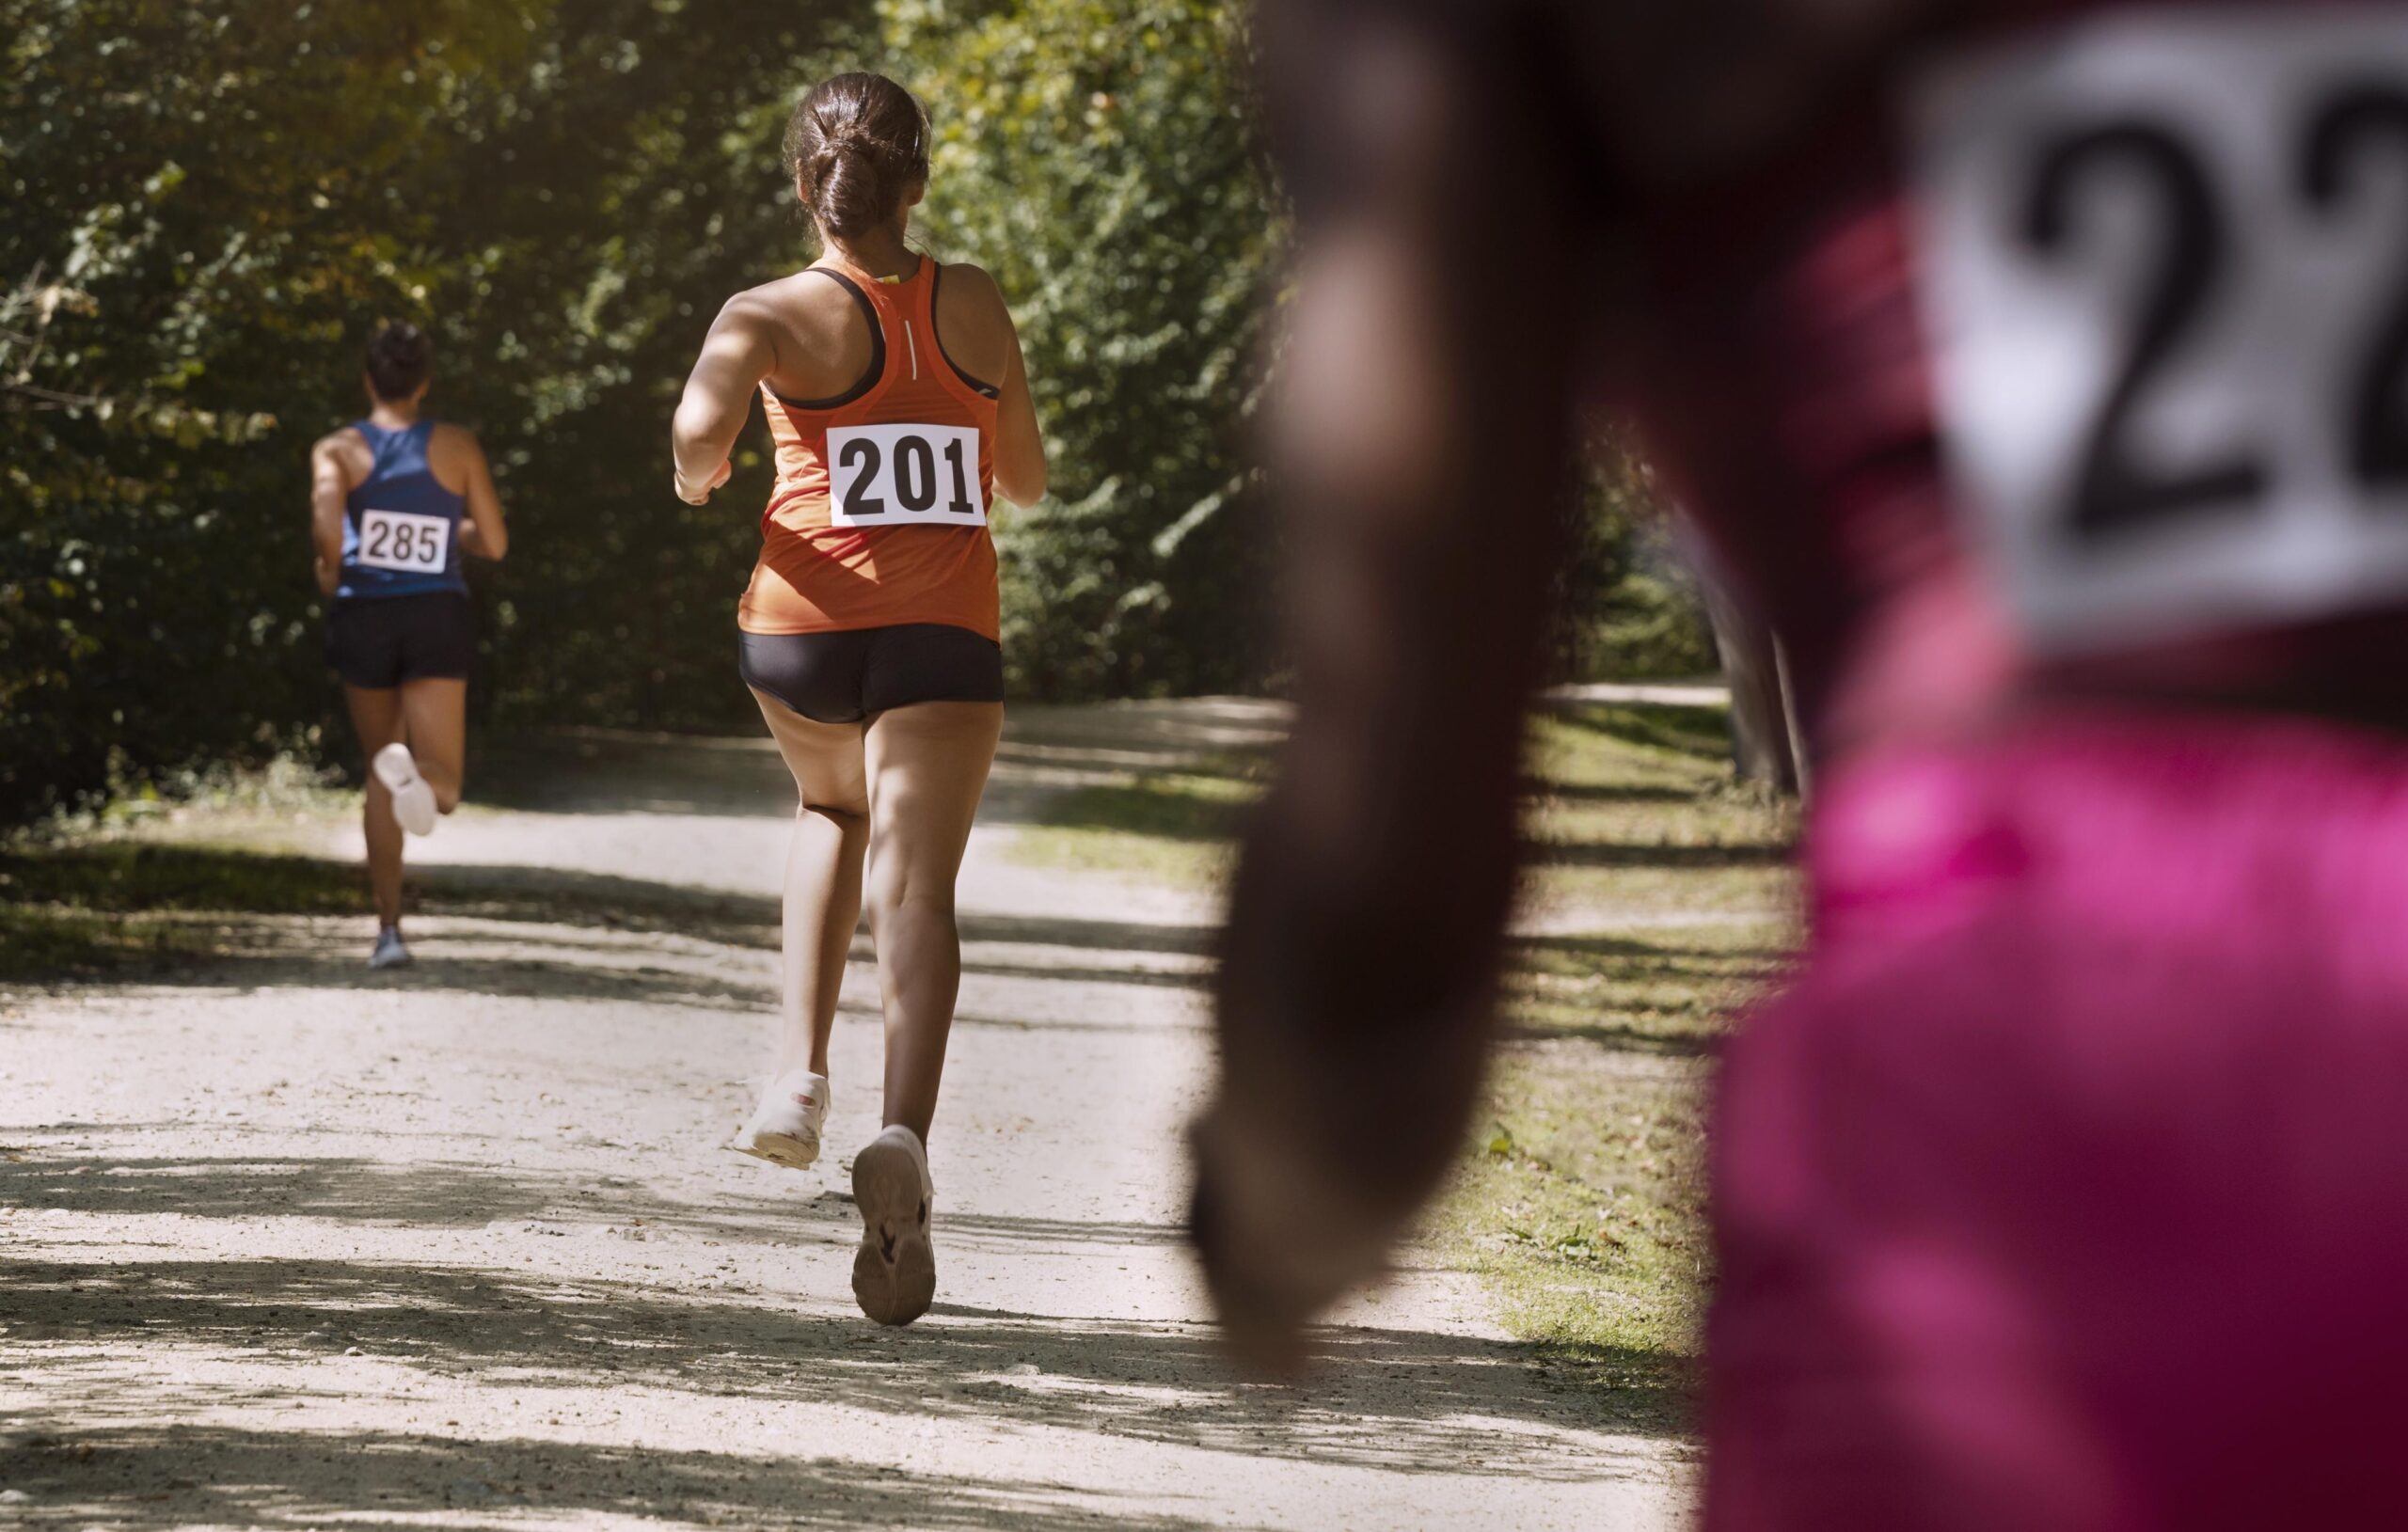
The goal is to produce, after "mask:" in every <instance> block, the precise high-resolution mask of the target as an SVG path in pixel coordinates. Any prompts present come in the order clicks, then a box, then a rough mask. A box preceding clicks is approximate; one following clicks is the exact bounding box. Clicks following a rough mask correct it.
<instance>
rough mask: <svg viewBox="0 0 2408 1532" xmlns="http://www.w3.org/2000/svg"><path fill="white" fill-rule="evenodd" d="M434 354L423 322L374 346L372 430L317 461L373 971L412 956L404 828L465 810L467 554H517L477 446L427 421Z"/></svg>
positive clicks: (315, 525)
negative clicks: (361, 767)
mask: <svg viewBox="0 0 2408 1532" xmlns="http://www.w3.org/2000/svg"><path fill="white" fill-rule="evenodd" d="M432 366H433V352H432V349H431V348H430V347H429V345H428V344H427V340H426V337H425V336H424V335H422V334H420V332H419V330H418V327H417V326H416V325H412V324H388V325H386V326H385V327H384V328H383V329H381V330H379V331H377V333H376V337H375V339H374V340H371V341H370V342H369V343H368V369H367V387H368V403H369V411H368V419H364V420H361V421H358V422H357V423H356V424H353V425H348V426H345V427H344V428H343V429H342V430H341V431H338V432H336V433H335V434H332V435H330V436H325V437H323V438H321V439H320V440H319V442H318V443H317V445H316V446H315V447H313V448H312V449H310V452H309V472H310V490H309V506H310V534H311V538H312V541H313V542H314V543H315V544H316V545H317V553H318V565H317V573H318V589H319V590H320V591H321V592H324V593H325V594H326V595H328V596H331V597H332V598H333V603H334V604H333V608H332V609H331V610H330V611H329V613H328V614H327V618H326V657H327V660H328V661H329V663H331V664H332V665H333V666H334V668H335V671H336V673H338V674H339V675H341V677H342V683H343V699H344V701H345V702H346V703H348V704H349V706H350V708H351V722H352V728H353V729H354V730H355V731H356V733H357V734H358V735H359V743H360V748H361V749H362V750H365V751H366V752H367V755H368V759H369V765H370V771H369V780H368V799H367V803H366V806H365V809H364V812H363V814H362V823H363V825H364V827H365V829H366V830H367V834H368V877H369V882H370V884H371V886H372V888H373V890H374V892H375V899H376V921H377V929H376V945H375V947H374V949H373V950H372V952H371V953H370V955H369V958H368V966H369V967H371V968H378V969H382V968H393V967H397V966H399V965H401V964H404V963H406V962H408V961H409V960H410V952H409V948H408V947H407V946H406V945H404V942H403V940H402V832H403V830H404V829H407V830H408V831H409V832H410V833H411V834H414V835H427V834H431V833H433V832H434V829H435V822H436V816H437V815H438V814H446V813H451V812H452V809H453V808H454V807H456V806H457V805H458V803H459V801H460V774H461V764H462V753H463V750H464V748H465V744H466V737H467V699H468V672H469V671H470V670H471V669H473V668H474V665H475V661H476V654H477V640H476V627H475V623H474V619H473V616H472V614H471V612H470V609H469V605H468V585H467V580H466V579H464V578H463V577H462V576H461V573H460V559H461V556H462V555H463V554H474V555H476V556H477V557H479V558H483V559H499V558H500V557H501V556H502V555H503V554H504V553H506V552H508V551H509V548H510V534H509V532H508V530H507V529H504V527H503V525H502V517H501V500H500V498H499V496H497V495H496V494H495V493H494V487H493V472H492V469H491V468H490V467H489V466H487V464H486V462H485V454H484V450H483V448H481V447H479V446H478V445H477V438H476V437H475V436H473V435H471V434H469V433H468V432H467V431H466V430H464V429H462V428H461V427H459V426H454V425H442V424H438V423H436V421H435V420H433V419H423V418H421V416H420V405H421V404H422V403H423V402H424V401H425V399H426V391H427V387H428V382H429V377H430V373H431V371H432Z"/></svg>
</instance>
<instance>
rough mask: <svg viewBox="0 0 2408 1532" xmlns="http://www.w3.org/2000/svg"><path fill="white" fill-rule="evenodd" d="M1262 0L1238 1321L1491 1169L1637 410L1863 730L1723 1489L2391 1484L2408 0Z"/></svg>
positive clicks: (2115, 1523)
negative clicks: (1512, 998) (1497, 1092)
mask: <svg viewBox="0 0 2408 1532" xmlns="http://www.w3.org/2000/svg"><path fill="white" fill-rule="evenodd" d="M1263 24H1264V33H1263V37H1262V39H1261V43H1262V48H1263V51H1264V55H1265V56H1266V58H1267V59H1268V60H1269V67H1270V83H1271V92H1270V94H1271V98H1272V101H1273V103H1274V109H1275V116H1276V118H1278V127H1277V135H1278V137H1279V138H1280V140H1281V143H1282V147H1283V149H1284V151H1285V161H1286V169H1287V173H1288V181H1289V184H1290V186H1291V188H1292V189H1293V191H1294V194H1295V197H1296V199H1297V203H1298V206H1299V212H1300V214H1301V218H1302V224H1303V231H1304V243H1305V252H1304V256H1303V259H1302V261H1301V263H1300V270H1299V273H1298V276H1297V281H1296V294H1295V298H1294V302H1293V306H1292V312H1293V322H1292V324H1293V333H1292V340H1291V347H1290V350H1289V352H1288V353H1287V355H1286V356H1285V370H1286V374H1287V375H1286V379H1285V387H1284V390H1283V393H1282V395H1281V396H1280V399H1279V401H1278V403H1277V404H1276V406H1275V412H1274V413H1275V428H1276V434H1277V439H1278V441H1279V443H1280V453H1279V459H1280V468H1281V482H1282V483H1283V485H1284V496H1285V504H1286V506H1287V508H1288V510H1289V512H1290V515H1289V518H1288V522H1287V524H1286V526H1285V527H1284V528H1283V533H1284V536H1285V539H1286V545H1287V546H1289V547H1290V548H1291V549H1292V550H1293V555H1294V557H1293V561H1292V564H1291V568H1290V569H1289V571H1288V572H1287V577H1286V580H1285V584H1286V585H1287V586H1288V588H1290V589H1291V590H1293V591H1295V592H1297V593H1298V605H1299V611H1298V621H1297V624H1296V626H1295V633H1296V645H1297V650H1298V660H1297V670H1296V679H1295V682H1294V694H1295V697H1296V701H1297V717H1296V724H1295V728H1294V732H1293V734H1292V736H1291V742H1290V744H1289V746H1288V750H1287V753H1286V757H1285V761H1284V763H1283V764H1284V769H1283V772H1282V775H1281V778H1280V781H1279V783H1278V786H1277V788H1276V790H1275V792H1274V794H1273V795H1272V797H1271V798H1270V800H1269V802H1267V803H1266V804H1265V805H1264V807H1263V809H1262V810H1261V812H1260V813H1259V816H1258V817H1257V818H1256V820H1255V821H1254V825H1253V829H1252V833H1251V835H1250V836H1249V839H1248V842H1247V845H1246V848H1245V852H1244V861H1243V864H1242V867H1241V870H1240V872H1239V874H1238V880H1237V889H1236V898H1235V905H1234V908H1233V911H1232V915H1231V927H1230V931H1229V934H1228V945H1227V951H1226V962H1225V964H1224V966H1223V969H1222V973H1221V979H1220V993H1219V1009H1218V1019H1219V1028H1220V1041H1221V1045H1222V1057H1223V1060H1224V1062H1225V1064H1226V1070H1227V1073H1226V1080H1225V1083H1224V1087H1223V1089H1222V1091H1221V1093H1220V1095H1219V1098H1218V1099H1217V1100H1216V1101H1215V1102H1214V1104H1213V1105H1212V1109H1211V1110H1210V1111H1209V1113H1207V1114H1206V1115H1205V1117H1204V1119H1203V1121H1202V1122H1201V1124H1200V1125H1199V1127H1198V1129H1197V1134H1196V1142H1197V1147H1198V1151H1199V1159H1200V1186H1199V1192H1198V1195H1197V1199H1196V1238H1197V1241H1198V1243H1199V1245H1200V1247H1201V1250H1202V1254H1203V1256H1204V1261H1205V1267H1206V1270H1207V1271H1208V1273H1209V1276H1210V1279H1211V1282H1212V1288H1213V1291H1214V1293H1215V1295H1216V1297H1217V1298H1218V1300H1219V1303H1220V1305H1221V1310H1222V1313H1223V1315H1224V1317H1225V1318H1226V1319H1228V1323H1229V1325H1230V1327H1231V1333H1232V1335H1234V1336H1235V1338H1236V1339H1237V1340H1238V1342H1239V1343H1240V1344H1241V1345H1242V1346H1243V1347H1244V1348H1245V1349H1246V1350H1249V1351H1250V1352H1252V1353H1254V1354H1256V1355H1258V1356H1261V1357H1265V1358H1268V1359H1271V1360H1274V1361H1277V1360H1282V1359H1285V1358H1289V1357H1291V1356H1292V1355H1293V1354H1294V1352H1295V1349H1296V1348H1297V1346H1298V1345H1299V1341H1300V1332H1301V1329H1302V1327H1303V1326H1304V1325H1305V1324H1306V1323H1307V1321H1308V1320H1309V1319H1312V1318H1313V1317H1314V1316H1315V1315H1316V1314H1318V1313H1320V1312H1322V1310H1323V1308H1324V1307H1325V1305H1327V1304H1328V1303H1330V1302H1331V1301H1332V1300H1333V1299H1334V1298H1336V1296H1337V1295H1338V1294H1339V1292H1341V1291H1343V1290H1344V1289H1345V1288H1346V1287H1348V1286H1349V1285H1351V1284H1352V1283H1354V1282H1355V1281H1358V1280H1360V1279H1362V1278H1364V1277H1367V1276H1368V1275H1370V1273H1372V1272H1373V1271H1376V1270H1377V1269H1378V1268H1379V1267H1380V1265H1381V1263H1382V1262H1383V1261H1384V1259H1385V1258H1386V1253H1387V1251H1388V1249H1389V1246H1390V1243H1391V1241H1392V1240H1395V1239H1396V1238H1397V1237H1398V1236H1399V1235H1400V1234H1401V1233H1402V1231H1404V1230H1405V1229H1406V1228H1408V1227H1409V1226H1410V1223H1411V1220H1412V1218H1413V1215H1414V1213H1415V1211H1416V1209H1417V1208H1418V1206H1419V1204H1420V1202H1421V1200H1422V1198H1423V1197H1424V1196H1425V1195H1426V1194H1427V1193H1428V1192H1430V1191H1431V1190H1432V1189H1433V1188H1434V1187H1435V1186H1436V1185H1437V1183H1438V1182H1439V1180H1440V1178H1441V1177H1442V1176H1443V1175H1444V1174H1445V1173H1446V1171H1447V1170H1448V1168H1449V1167H1450V1165H1451V1164H1453V1163H1454V1162H1455V1160H1456V1156H1457V1154H1458V1153H1459V1150H1460V1146H1461V1145H1462V1143H1463V1140H1464V1136H1465V1135H1464V1129H1465V1119H1466V1117H1467V1115H1468V1113H1469V1112H1470V1109H1471V1107H1472V1104H1473V1102H1474V1101H1475V1100H1476V1098H1477V1092H1478V1085H1479V1081H1480V1076H1481V1064H1482V1059H1483V1055H1484V1053H1485V1051H1486V1048H1487V1044H1488V1042H1489V1039H1490V1036H1491V1030H1490V1029H1491V1019H1492V1018H1493V1016H1494V1014H1495V1010H1496V995H1497V971H1498V967H1499V964H1500V960H1501V957H1502V956H1503V930H1504V924H1505V920H1506V916H1507V912H1508V910H1509V908H1510V906H1511V903H1512V898H1513V881H1514V861H1515V851H1516V835H1515V825H1514V806H1513V798H1514V793H1515V786H1516V777H1517V770H1518V767H1519V765H1520V756H1521V751H1522V749H1523V742H1524V734H1523V728H1522V722H1523V711H1524V708H1525V705H1526V702H1527V699H1528V697H1529V692H1530V690H1531V688H1532V687H1533V685H1534V684H1535V682H1536V680H1537V678H1538V659H1539V655H1540V654H1541V650H1542V644H1541V639H1542V636H1543V634H1542V624H1544V623H1545V620H1546V616H1547V613H1546V610H1545V606H1546V602H1545V595H1546V592H1547V591H1548V590H1549V589H1550V586H1551V584H1552V583H1553V581H1554V573H1555V567H1556V561H1557V558H1558V552H1559V543H1558V539H1557V536H1556V534H1555V530H1554V528H1555V524H1556V522H1557V520H1558V519H1559V518H1557V517H1555V516H1554V515H1552V514H1551V513H1550V508H1551V507H1552V506H1554V505H1555V504H1557V503H1559V497H1560V493H1561V486H1562V484H1563V482H1564V476H1565V470H1566V466H1567V459H1568V457H1569V455H1570V452H1571V450H1572V443H1573V434H1574V429H1575V425H1576V421H1577V419H1578V417H1579V414H1580V413H1581V412H1582V411H1583V410H1584V409H1589V408H1597V407H1609V408H1612V409H1614V410H1616V411H1617V412H1618V413H1620V414H1622V415H1623V416H1624V417H1625V418H1635V419H1637V420H1638V421H1639V422H1640V424H1641V425H1642V426H1643V427H1644V430H1645V434H1646V436H1647V439H1648V444H1649V448H1650V452H1651V458H1652V460H1653V462H1654V463H1655V464H1656V466H1658V467H1659V468H1660V469H1661V470H1662V471H1663V472H1664V473H1665V474H1666V475H1667V479H1668V482H1670V483H1671V485H1672V486H1674V493H1676V494H1677V495H1678V497H1679V498H1680V499H1681V500H1682V502H1683V503H1684V504H1685V505H1687V507H1688V508H1689V509H1691V510H1692V511H1694V512H1695V513H1697V515H1698V516H1699V518H1700V519H1701V521H1702V522H1703V524H1704V525H1705V526H1706V527H1707V528H1708V529H1710V531H1711V533H1712V534H1713V536H1714V539H1715V542H1716V545H1717V548H1718V551H1719V553H1720V555H1721V556H1722V559H1723V561H1724V562H1725V563H1726V564H1727V565H1728V567H1729V569H1730V570H1731V572H1732V574H1733V575H1734V577H1735V580H1736V582H1737V583H1738V585H1739V586H1740V588H1741V589H1742V590H1743V592H1745V594H1746V595H1747V597H1748V598H1749V599H1750V600H1751V602H1752V603H1753V604H1754V606H1755V607H1756V608H1757V609H1758V610H1759V611H1760V612H1761V613H1762V614H1763V615H1764V616H1765V617H1766V619H1767V620H1768V621H1769V622H1770V623H1771V624H1772V625H1773V626H1774V628H1775V629H1776V630H1777V631H1778V632H1779V634H1780V635H1781V638H1782V642H1783V644H1784V647H1785V649H1786V651H1787V653H1788V655H1789V657H1790V658H1791V660H1792V661H1793V662H1794V673H1795V675H1796V677H1797V679H1798V683H1799V702H1800V709H1801V712H1802V713H1803V714H1804V715H1805V718H1806V721H1807V724H1808V728H1809V732H1810V734H1811V744H1812V748H1813V750H1814V753H1815V757H1816V765H1817V767H1818V771H1819V774H1818V778H1817V783H1818V785H1817V801H1816V802H1815V804H1814V807H1813V812H1812V815H1811V825H1810V829H1809V832H1808V836H1807V845H1806V855H1805V863H1806V874H1807V887H1808V892H1809V898H1810V908H1811V912H1812V919H1813V933H1812V942H1811V946H1810V948H1809V951H1808V952H1807V954H1806V955H1805V956H1804V958H1803V960H1802V961H1801V963H1800V965H1799V969H1798V972H1797V973H1796V974H1795V975H1794V978H1793V982H1792V983H1791V985H1790V987H1788V990H1787V992H1786V993H1785V994H1784V995H1783V996H1782V998H1780V999H1779V1000H1777V1001H1775V1002H1773V1003H1771V1004H1769V1005H1767V1006H1766V1007H1764V1008H1762V1009H1761V1010H1760V1011H1759V1012H1758V1013H1757V1014H1756V1015H1754V1016H1753V1017H1751V1019H1749V1020H1748V1021H1747V1022H1746V1023H1745V1024H1744V1025H1742V1026H1741V1027H1740V1028H1739V1029H1738V1031H1737V1032H1736V1033H1735V1036H1734V1038H1733V1040H1732V1042H1731V1044H1730V1046H1729V1048H1728V1050H1727V1052H1726V1053H1725V1055H1724V1058H1723V1068H1722V1071H1721V1079H1720V1087H1719V1108H1718V1113H1717V1117H1716V1129H1715V1137H1714V1142H1713V1150H1714V1197H1715V1201H1714V1220H1715V1230H1716V1247H1717V1269H1716V1272H1715V1292H1714V1313H1713V1319H1712V1321H1711V1325H1710V1327H1709V1335H1708V1345H1707V1352H1708V1357H1707V1362H1708V1366H1707V1378H1706V1393H1705V1401H1704V1423H1705V1429H1706V1433H1707V1437H1708V1459H1707V1493H1706V1505H1705V1512H1704V1525H1705V1528H1706V1532H1808V1529H1814V1532H1822V1529H1830V1532H1991V1529H1998V1532H2006V1529H2027V1528H2032V1529H2036V1528H2048V1529H2050V1532H2125V1529H2143V1528H2147V1529H2152V1532H2155V1529H2165V1532H2174V1529H2180V1532H2203V1529H2232V1532H2244V1529H2245V1532H2256V1529H2260V1528H2266V1527H2277V1526H2280V1527H2365V1526H2390V1525H2397V1524H2400V1521H2401V1512H2400V1502H2401V1499H2402V1496H2403V1492H2404V1491H2408V1471H2403V1469H2402V1467H2401V1462H2402V1458H2401V1452H2400V1439H2401V1436H2402V1435H2403V1433H2408V1402H2403V1398H2402V1394H2401V1390H2400V1375H2401V1368H2402V1364H2403V1362H2408V1306H2403V1304H2402V1303H2401V1302H2400V1294H2401V1292H2402V1291H2403V1290H2408V1239H2403V1238H2402V1236H2401V1234H2400V1219H2401V1209H2402V1208H2408V1113H2403V1110H2402V1102H2403V1101H2408V739H2403V737H2402V736H2403V734H2408V682H2403V673H2404V672H2403V667H2402V657H2403V655H2408V290H2404V289H2403V285H2402V282H2401V274H2402V271H2403V262H2402V252H2403V248H2408V245H2403V239H2404V238H2408V8H2402V7H2401V6H2400V5H2397V4H2376V3H2360V4H2347V3H2342V4H2327V5H2315V6H2287V5H2273V4H2261V5H2248V4H2221V3H2218V4H2207V3H2160V4H2150V5H2129V4H2099V3H2084V0H1995V3H1990V4H1983V5H1965V4H1951V3H1942V0H1865V3H1861V4H1845V5H1843V4H1830V3H1824V0H1728V3H1717V4H1712V5H1693V6H1682V5H1665V4H1655V3H1650V4H1640V3H1634V0H1493V3H1480V4H1474V3H1470V0H1453V3H1450V0H1417V3H1412V4H1404V3H1396V0H1275V3H1273V4H1269V5H1267V6H1266V7H1265V8H1264V9H1263ZM1598 1130H1599V1131H1600V1132H1605V1131H1608V1128H1607V1127H1605V1126H1604V1125H1600V1127H1599V1129H1598Z"/></svg>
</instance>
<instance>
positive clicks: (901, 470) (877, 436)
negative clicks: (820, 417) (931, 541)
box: [828, 425, 987, 527]
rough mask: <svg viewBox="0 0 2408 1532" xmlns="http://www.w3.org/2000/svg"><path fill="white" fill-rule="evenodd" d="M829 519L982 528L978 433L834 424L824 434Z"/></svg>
mask: <svg viewBox="0 0 2408 1532" xmlns="http://www.w3.org/2000/svg"><path fill="white" fill-rule="evenodd" d="M828 497H829V501H830V506H829V520H830V521H831V522H832V523H833V524H834V525H836V526H838V527H984V526H985V525H987V504H986V499H985V498H984V497H983V496H982V495H981V494H980V493H979V486H978V433H977V432H975V431H974V430H969V429H966V428H963V427H960V426H940V425H874V426H840V427H837V428H835V429H834V430H832V431H830V432H829V433H828Z"/></svg>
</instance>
